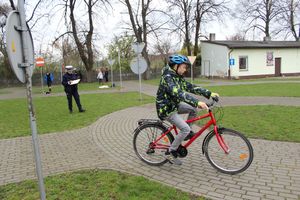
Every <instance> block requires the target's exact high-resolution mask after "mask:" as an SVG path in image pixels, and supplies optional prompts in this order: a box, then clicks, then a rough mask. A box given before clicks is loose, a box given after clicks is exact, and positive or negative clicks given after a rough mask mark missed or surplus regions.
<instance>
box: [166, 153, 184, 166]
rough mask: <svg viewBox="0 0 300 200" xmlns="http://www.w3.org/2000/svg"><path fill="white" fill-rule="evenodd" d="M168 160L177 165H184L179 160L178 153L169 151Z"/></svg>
mask: <svg viewBox="0 0 300 200" xmlns="http://www.w3.org/2000/svg"><path fill="white" fill-rule="evenodd" d="M165 156H166V159H167V160H168V161H169V162H170V163H171V164H175V165H182V161H181V160H179V159H178V158H177V151H170V152H169V150H168V151H167V152H166V153H165Z"/></svg>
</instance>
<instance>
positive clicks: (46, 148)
mask: <svg viewBox="0 0 300 200" xmlns="http://www.w3.org/2000/svg"><path fill="white" fill-rule="evenodd" d="M130 84H132V85H134V83H130ZM132 87H133V86H132ZM144 92H145V93H147V94H150V95H151V94H152V95H153V92H154V88H153V86H146V85H145V86H144ZM266 98H267V97H266ZM255 99H259V100H257V101H261V104H266V99H264V98H263V97H262V98H252V99H251V98H250V100H249V102H248V103H251V102H252V103H253V101H254V100H255ZM271 99H273V101H269V102H268V104H269V103H272V102H273V103H274V104H276V105H277V104H283V105H284V104H287V102H289V103H288V105H296V106H299V105H300V100H299V98H277V101H276V99H274V98H270V99H269V100H271ZM233 101H234V103H233ZM245 102H246V103H245ZM254 103H255V102H254ZM256 103H258V102H256ZM223 104H224V105H234V104H238V105H245V104H247V98H244V97H243V98H231V99H230V98H228V99H227V100H224V102H223ZM258 104H259V103H258ZM141 118H156V113H155V108H154V105H153V104H148V105H144V106H139V107H132V108H128V109H125V110H121V111H118V112H115V113H111V114H109V115H106V116H104V117H101V118H100V119H98V120H97V121H96V122H95V123H93V124H92V125H90V126H88V127H85V128H82V129H78V130H73V131H66V132H62V133H51V134H45V135H40V136H39V140H40V148H41V156H42V166H43V174H44V176H49V175H54V174H59V173H63V172H69V171H77V170H80V169H94V168H99V169H114V170H119V171H124V172H127V173H131V174H136V175H143V176H145V177H147V178H150V179H153V180H156V181H160V182H162V183H164V184H167V185H170V186H172V187H176V188H179V189H181V190H184V191H187V192H191V193H194V194H198V195H203V196H205V197H209V198H211V199H295V200H299V199H300V144H299V143H291V142H275V141H266V140H256V139H251V143H252V145H253V147H254V155H255V157H254V160H253V163H252V165H251V166H250V168H249V169H248V170H247V171H245V172H243V173H241V174H238V175H226V174H222V173H219V172H217V171H216V170H215V169H214V168H212V167H211V166H210V164H209V163H208V161H207V160H206V158H205V156H204V155H202V153H201V142H202V141H201V139H203V136H201V139H200V140H198V141H196V142H195V143H194V144H193V145H192V146H191V148H190V150H189V155H188V156H187V157H186V158H184V159H182V160H183V162H184V164H183V165H182V166H180V167H178V166H174V165H171V164H168V163H167V164H165V165H164V166H161V167H153V166H149V165H147V164H145V163H143V162H142V161H141V160H139V159H138V158H137V156H136V155H135V153H134V151H133V145H132V139H133V134H132V133H133V130H134V129H135V128H136V126H137V120H138V119H141ZM0 152H1V155H0V185H4V184H7V183H13V182H19V181H22V180H26V179H33V178H36V175H35V166H34V158H33V149H32V145H31V137H18V138H13V139H2V140H0Z"/></svg>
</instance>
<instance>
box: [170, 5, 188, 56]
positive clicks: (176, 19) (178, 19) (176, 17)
mask: <svg viewBox="0 0 300 200" xmlns="http://www.w3.org/2000/svg"><path fill="white" fill-rule="evenodd" d="M167 3H168V4H169V5H170V10H171V9H174V10H175V13H173V14H172V13H171V15H170V17H171V24H172V27H175V28H174V29H173V31H175V32H176V31H179V34H180V35H182V36H183V37H184V43H183V46H184V47H186V49H187V54H188V55H189V56H190V55H192V48H191V45H192V44H191V30H192V20H193V19H192V0H167ZM182 16H183V17H182Z"/></svg>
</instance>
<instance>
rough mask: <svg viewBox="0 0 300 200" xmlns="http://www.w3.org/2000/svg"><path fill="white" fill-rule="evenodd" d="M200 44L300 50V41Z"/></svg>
mask: <svg viewBox="0 0 300 200" xmlns="http://www.w3.org/2000/svg"><path fill="white" fill-rule="evenodd" d="M201 42H206V43H211V44H218V45H223V46H227V47H228V48H230V49H254V48H300V41H231V40H213V41H211V40H201Z"/></svg>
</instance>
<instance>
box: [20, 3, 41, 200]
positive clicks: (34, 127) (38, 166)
mask: <svg viewBox="0 0 300 200" xmlns="http://www.w3.org/2000/svg"><path fill="white" fill-rule="evenodd" d="M18 11H19V15H20V21H21V29H22V32H21V33H22V45H23V55H24V58H23V60H24V63H22V64H21V66H22V67H25V77H26V89H27V101H28V110H29V116H30V126H31V131H32V142H33V148H34V155H35V164H36V173H37V176H38V181H39V190H40V198H41V200H45V199H46V193H45V186H44V182H43V174H42V164H41V157H40V151H39V141H38V135H37V125H36V118H35V113H34V109H33V103H32V82H31V75H30V69H29V67H30V64H29V55H28V44H27V40H26V35H25V33H24V30H27V25H26V21H25V9H24V0H18Z"/></svg>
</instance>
